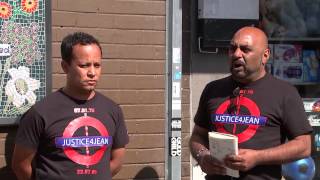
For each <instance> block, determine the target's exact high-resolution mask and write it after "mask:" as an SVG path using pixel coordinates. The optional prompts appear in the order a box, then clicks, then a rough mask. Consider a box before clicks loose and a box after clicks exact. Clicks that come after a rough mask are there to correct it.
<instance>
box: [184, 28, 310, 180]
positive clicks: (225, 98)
mask: <svg viewBox="0 0 320 180" xmlns="http://www.w3.org/2000/svg"><path fill="white" fill-rule="evenodd" d="M269 55H270V50H269V48H268V40H267V37H266V35H265V33H264V32H263V31H261V30H260V29H258V28H255V27H243V28H241V29H240V30H238V31H237V32H236V33H235V34H234V36H233V39H232V40H231V43H230V48H229V57H230V72H231V76H228V77H226V78H223V79H219V80H216V81H212V82H210V83H209V84H207V86H206V87H205V89H204V90H203V92H202V95H201V98H200V102H199V107H198V111H197V113H196V115H195V118H194V122H195V126H194V129H193V132H192V136H191V139H190V144H189V145H190V150H191V154H192V155H193V157H194V158H195V159H196V160H197V161H198V163H199V165H200V167H201V169H202V171H203V172H205V173H206V174H207V176H206V179H207V180H212V179H219V180H224V179H235V178H232V177H230V176H226V175H225V173H226V169H225V167H229V168H231V169H235V170H239V171H240V177H239V179H241V180H249V179H250V180H259V179H268V180H271V179H281V164H283V163H287V162H291V161H294V160H297V159H301V158H304V157H306V156H309V155H310V153H311V137H310V133H311V132H312V128H311V126H310V125H309V123H308V121H307V118H306V115H305V112H304V107H303V103H302V101H301V98H300V96H299V94H298V92H297V91H296V89H295V88H294V87H293V86H292V85H290V84H289V83H286V82H284V81H282V80H278V79H276V78H274V77H272V76H271V75H270V74H268V73H266V70H265V65H266V63H267V61H268V58H269ZM219 115H223V116H224V117H227V118H224V119H223V120H222V119H218V117H219ZM250 118H254V119H255V121H240V120H239V119H250ZM228 119H229V120H230V119H238V120H239V121H237V122H236V121H228ZM210 131H216V132H224V133H229V134H234V135H236V136H237V137H238V147H239V153H238V155H234V154H230V155H227V156H226V157H225V158H224V161H223V162H220V161H218V160H217V159H215V158H213V157H212V156H211V155H210V152H209V150H208V132H210Z"/></svg>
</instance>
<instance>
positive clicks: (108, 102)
mask: <svg viewBox="0 0 320 180" xmlns="http://www.w3.org/2000/svg"><path fill="white" fill-rule="evenodd" d="M94 98H95V100H96V102H97V103H98V105H103V106H105V107H106V108H112V109H120V106H119V105H118V104H117V103H116V102H114V101H113V100H112V99H110V98H109V97H107V96H105V95H103V94H102V93H100V92H97V91H96V95H95V97H94Z"/></svg>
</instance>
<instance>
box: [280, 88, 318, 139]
mask: <svg viewBox="0 0 320 180" xmlns="http://www.w3.org/2000/svg"><path fill="white" fill-rule="evenodd" d="M292 89H293V88H292ZM283 117H284V126H285V130H286V132H287V134H288V139H293V138H295V137H297V136H299V135H303V134H309V133H311V132H312V127H311V125H310V123H309V121H308V120H307V116H306V113H305V110H304V107H303V103H302V100H301V97H300V95H299V94H298V92H297V91H296V90H295V89H293V91H292V92H291V93H287V95H286V96H285V99H284V102H283Z"/></svg>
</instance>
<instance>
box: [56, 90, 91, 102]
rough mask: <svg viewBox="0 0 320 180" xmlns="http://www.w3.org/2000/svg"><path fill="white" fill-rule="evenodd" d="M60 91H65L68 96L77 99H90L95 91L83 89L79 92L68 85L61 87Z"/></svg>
mask: <svg viewBox="0 0 320 180" xmlns="http://www.w3.org/2000/svg"><path fill="white" fill-rule="evenodd" d="M62 91H63V92H64V93H66V94H67V95H68V96H70V97H72V98H74V99H78V100H90V99H92V98H93V97H94V95H95V91H94V90H92V91H85V92H81V91H79V90H74V89H71V88H68V87H63V88H62Z"/></svg>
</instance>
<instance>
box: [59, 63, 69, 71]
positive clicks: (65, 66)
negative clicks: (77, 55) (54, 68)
mask: <svg viewBox="0 0 320 180" xmlns="http://www.w3.org/2000/svg"><path fill="white" fill-rule="evenodd" d="M61 67H62V70H63V72H64V73H66V74H68V72H69V64H68V63H67V62H66V61H64V60H62V61H61Z"/></svg>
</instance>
